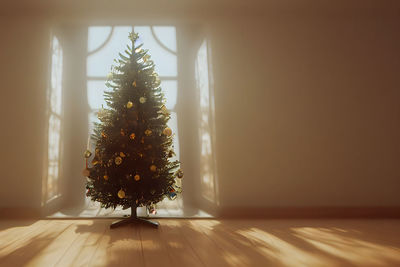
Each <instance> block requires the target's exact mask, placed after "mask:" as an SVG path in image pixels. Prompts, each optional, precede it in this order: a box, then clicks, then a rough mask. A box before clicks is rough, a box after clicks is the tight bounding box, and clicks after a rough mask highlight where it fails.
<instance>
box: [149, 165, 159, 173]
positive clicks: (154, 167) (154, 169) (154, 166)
mask: <svg viewBox="0 0 400 267" xmlns="http://www.w3.org/2000/svg"><path fill="white" fill-rule="evenodd" d="M150 171H152V172H155V171H157V166H156V165H154V164H153V165H151V166H150Z"/></svg>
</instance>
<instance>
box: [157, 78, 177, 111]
mask: <svg viewBox="0 0 400 267" xmlns="http://www.w3.org/2000/svg"><path fill="white" fill-rule="evenodd" d="M161 88H162V91H163V93H164V95H165V98H166V100H167V103H166V104H165V105H166V106H167V108H168V109H170V110H173V109H175V105H176V99H177V93H178V82H177V81H165V80H164V81H161Z"/></svg>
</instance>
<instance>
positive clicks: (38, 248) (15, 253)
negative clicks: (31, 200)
mask: <svg viewBox="0 0 400 267" xmlns="http://www.w3.org/2000/svg"><path fill="white" fill-rule="evenodd" d="M70 225H71V222H68V221H67V222H65V221H49V222H48V223H45V224H43V225H41V227H40V228H38V229H36V230H35V231H32V232H30V233H29V234H26V235H25V236H24V237H23V238H21V239H19V240H17V241H16V242H15V243H13V244H12V245H10V246H7V247H6V248H5V249H3V250H2V251H1V254H2V256H0V257H1V258H0V265H1V266H3V265H4V266H22V265H24V266H28V265H29V264H30V263H31V262H32V261H33V260H34V258H36V257H38V255H40V254H41V253H42V251H43V250H45V249H46V248H47V247H48V246H49V245H50V244H51V243H52V242H54V240H56V239H57V237H58V236H59V235H60V234H61V233H62V232H64V231H65V230H66V229H67V228H68V227H69V226H70Z"/></svg>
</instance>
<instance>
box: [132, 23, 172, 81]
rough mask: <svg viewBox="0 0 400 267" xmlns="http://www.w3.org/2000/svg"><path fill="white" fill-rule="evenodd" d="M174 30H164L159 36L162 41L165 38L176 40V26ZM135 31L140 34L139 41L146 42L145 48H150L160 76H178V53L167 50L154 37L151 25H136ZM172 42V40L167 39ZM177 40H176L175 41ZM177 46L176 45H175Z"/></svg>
mask: <svg viewBox="0 0 400 267" xmlns="http://www.w3.org/2000/svg"><path fill="white" fill-rule="evenodd" d="M169 28H173V29H174V30H173V31H172V30H169V31H165V32H163V34H162V35H160V36H158V38H160V39H161V40H160V41H161V42H162V43H164V40H170V39H174V40H176V33H175V27H169ZM135 31H136V32H137V33H138V34H139V36H140V39H139V43H144V46H143V48H145V49H148V50H149V54H150V55H151V57H152V59H153V61H154V63H155V65H156V67H155V70H156V72H157V73H158V75H160V76H168V77H176V76H177V60H176V55H174V54H172V53H171V52H169V51H168V50H165V49H164V48H163V47H162V46H160V44H159V43H158V42H157V41H156V39H154V37H153V34H152V33H151V29H150V26H139V27H135ZM165 42H167V43H171V41H165ZM175 42H176V41H175ZM175 46H176V45H175Z"/></svg>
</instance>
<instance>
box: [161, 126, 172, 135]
mask: <svg viewBox="0 0 400 267" xmlns="http://www.w3.org/2000/svg"><path fill="white" fill-rule="evenodd" d="M163 134H165V135H166V136H171V135H172V129H171V128H169V127H167V128H165V129H164V131H163Z"/></svg>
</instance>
